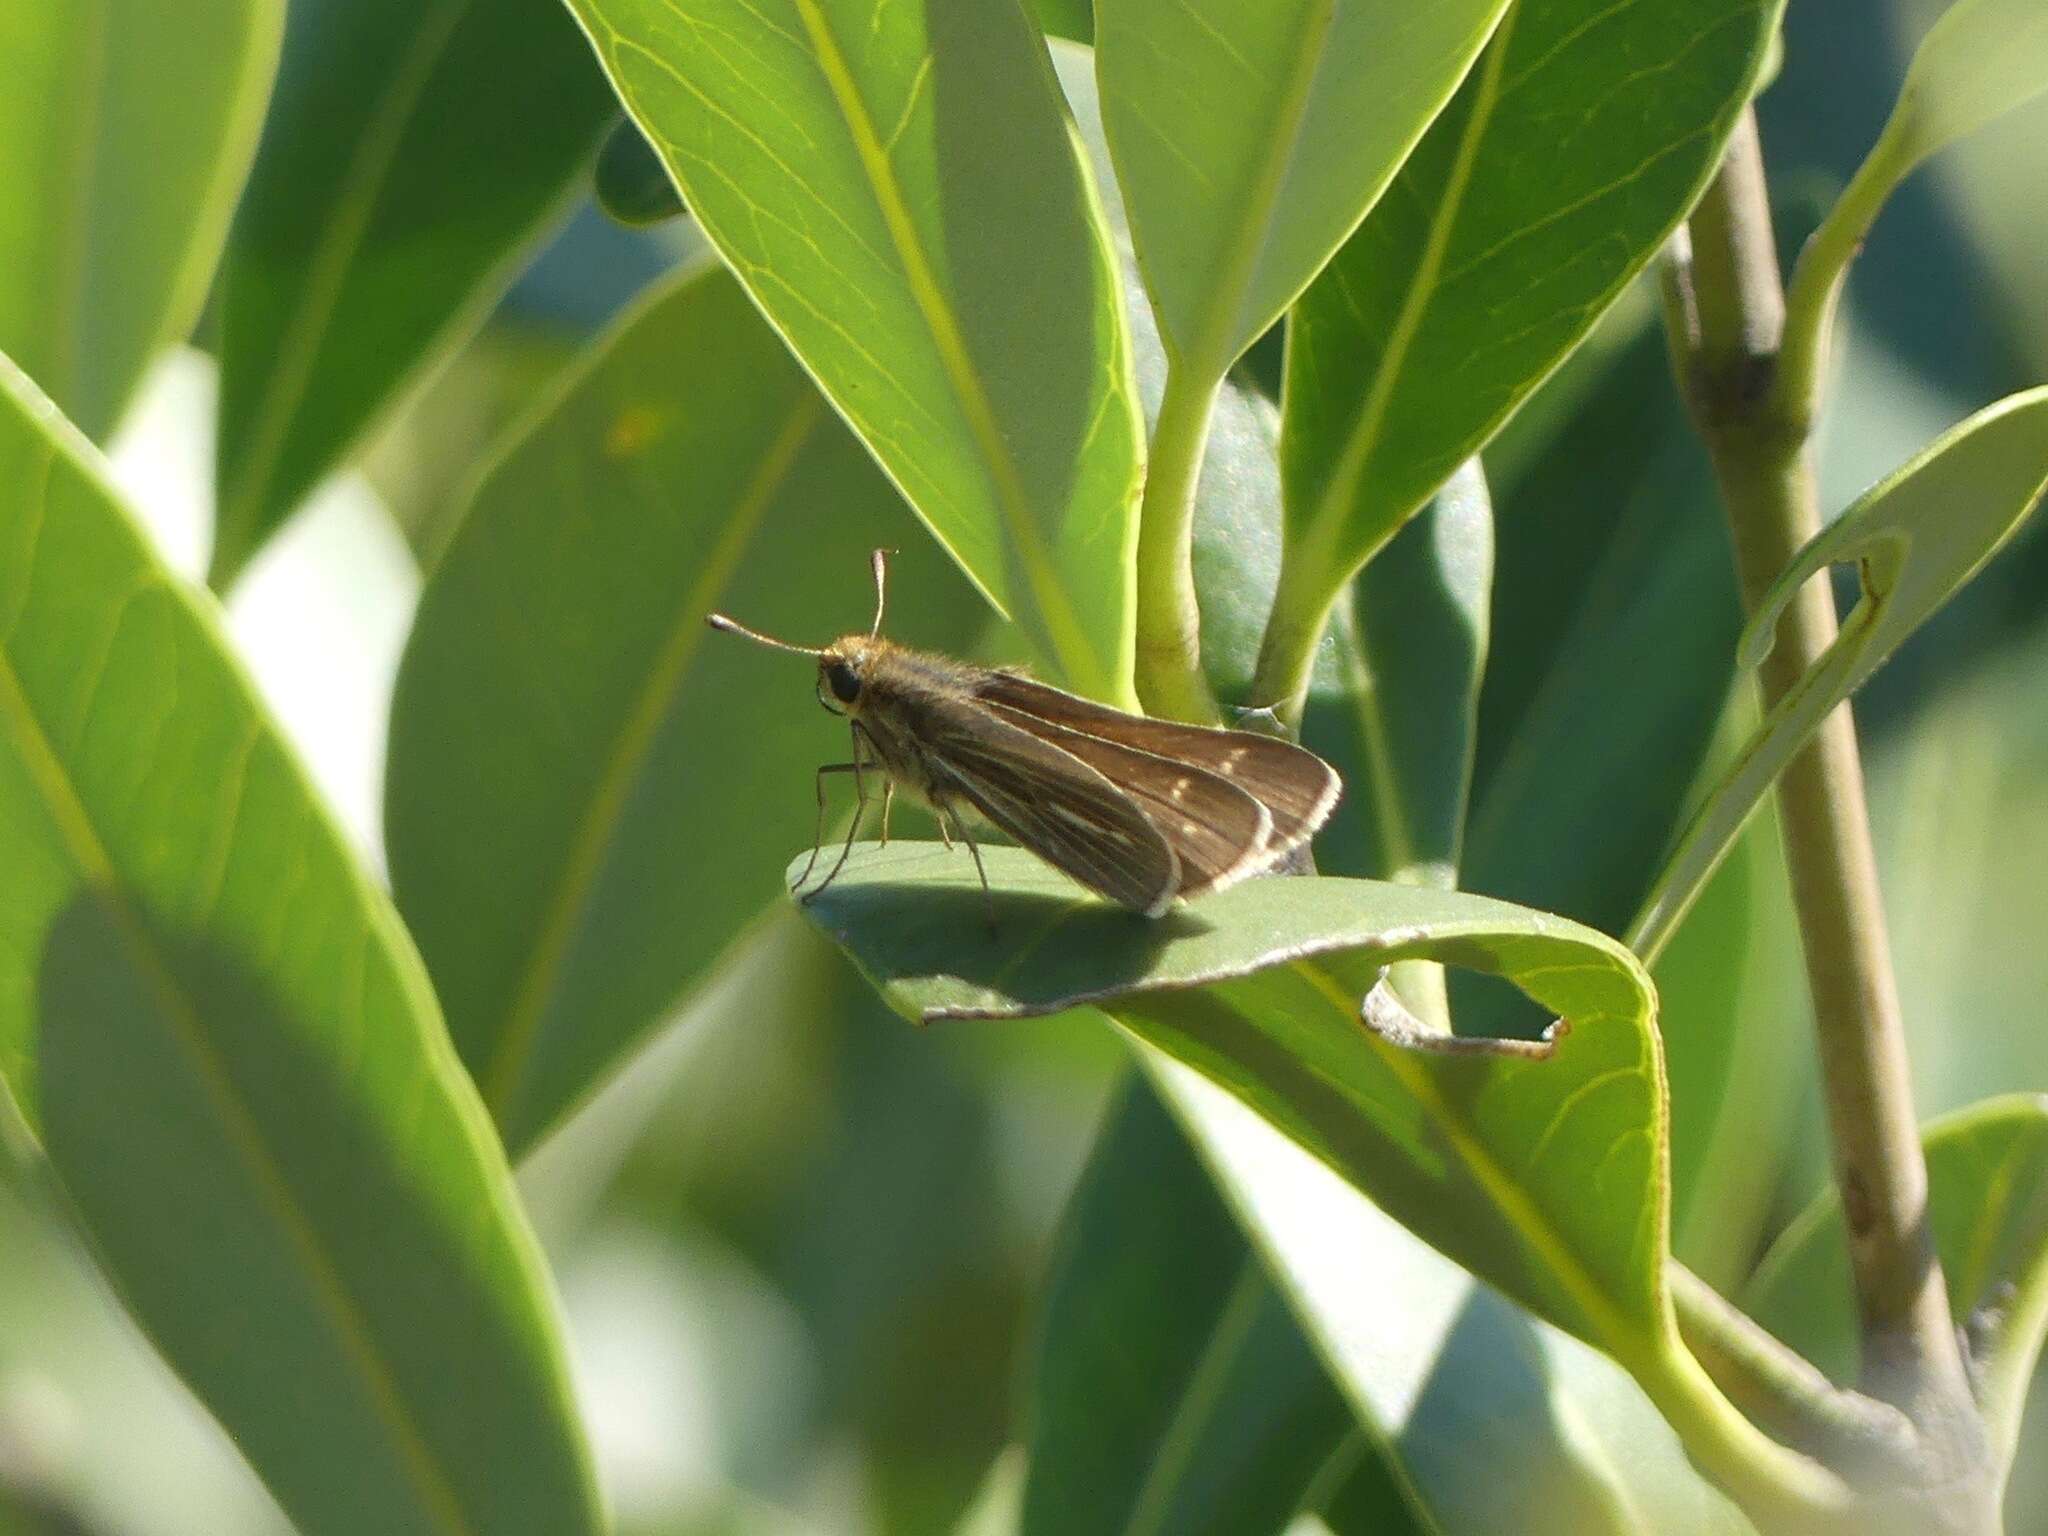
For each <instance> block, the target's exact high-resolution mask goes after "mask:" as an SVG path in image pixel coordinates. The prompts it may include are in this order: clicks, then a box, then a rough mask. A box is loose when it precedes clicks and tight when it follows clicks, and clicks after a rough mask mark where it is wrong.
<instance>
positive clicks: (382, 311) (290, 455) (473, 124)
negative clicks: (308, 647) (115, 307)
mask: <svg viewBox="0 0 2048 1536" xmlns="http://www.w3.org/2000/svg"><path fill="white" fill-rule="evenodd" d="M616 110H617V108H616V104H615V103H614V102H613V101H612V100H611V96H610V93H609V92H608V91H607V90H606V89H605V84H604V80H603V78H602V76H601V75H600V74H599V73H598V71H597V70H595V69H593V68H592V67H591V64H590V60H589V59H588V57H587V56H585V54H584V51H583V49H582V48H581V47H580V46H579V44H578V41H577V37H576V28H575V26H574V24H573V23H572V22H571V21H570V19H569V18H568V17H567V16H566V15H564V14H563V11H562V8H561V6H560V4H559V3H557V0H431V3H421V0H349V3H346V4H318V5H295V6H293V7H292V8H291V22H290V26H289V28H288V30H287V33H286V37H285V52H284V65H283V68H282V70H281V72H280V74H279V78H278V90H277V100H276V103H275V105H274V107H273V108H272V110H271V114H270V118H269V121H268V122H267V123H266V124H265V127H264V134H263V143H262V147H261V149H260V150H259V152H258V154H257V159H256V166H255V169H254V171H253V172H252V173H251V175H250V178H249V186H248V190H247V191H246V193H245V194H244V196H243V199H242V205H241V208H240V210H239V211H238V213H237V214H236V217H235V225H234V232H233V236H232V239H231V241H230V245H229V250H228V258H227V261H226V264H225V265H224V267H223V269H222V272H221V281H220V293H219V300H218V303H219V310H220V362H221V375H220V428H219V434H218V438H217V442H216V454H217V465H216V475H217V480H218V485H219V502H218V512H217V520H216V528H215V534H214V549H213V565H212V572H211V580H212V581H213V583H214V585H215V586H216V587H225V586H226V585H227V584H228V583H229V582H230V581H232V580H233V579H234V577H235V575H236V574H237V573H238V572H239V571H240V570H241V568H242V567H243V566H244V565H245V564H246V563H247V562H248V560H249V558H250V556H252V555H253V554H254V553H255V552H256V550H257V549H258V548H260V547H261V546H262V544H263V542H264V540H266V539H267V538H268V537H269V536H270V535H271V533H273V532H274V531H275V530H276V528H277V527H278V525H279V524H280V523H282V522H283V521H284V519H285V518H286V517H287V516H289V515H290V513H291V512H292V510H293V509H294V508H295V507H296V506H297V505H298V503H299V502H300V501H301V500H302V499H303V498H304V497H305V495H306V493H307V492H308V491H310V490H312V488H313V487H314V485H315V484H317V483H318V482H319V481H320V479H321V478H322V477H323V476H325V475H326V474H327V473H328V472H329V471H330V470H332V469H334V468H336V467H337V466H338V465H339V464H341V463H342V462H343V461H344V460H345V459H346V458H347V457H348V455H349V454H350V453H351V451H353V449H354V448H355V447H356V446H357V445H358V444H360V443H361V442H362V441H363V439H364V437H365V436H366V435H367V434H368V433H369V432H370V431H371V430H372V428H373V427H374V426H375V425H376V423H377V422H378V421H379V420H380V419H381V418H382V415H383V413H384V412H385V410H386V409H387V408H389V407H390V406H391V405H392V404H393V403H394V402H395V401H397V400H398V399H399V398H400V396H402V395H403V394H404V393H405V392H406V390H407V389H408V388H409V387H410V386H411V385H412V384H414V383H415V382H417V381H418V379H419V378H420V377H421V376H422V375H423V374H424V373H426V372H427V371H428V370H430V369H431V368H432V367H433V366H434V365H435V364H436V363H437V362H439V361H440V360H441V359H442V358H443V357H445V356H446V354H447V353H448V352H449V351H450V350H451V349H452V348H453V347H454V346H456V345H457V344H458V343H459V342H461V341H463V340H464V339H466V338H467V337H468V335H469V334H470V333H471V332H472V331H473V330H474V329H475V328H476V326H477V325H479V324H480V323H481V322H482V320H483V318H484V316H485V314H486V313H488V311H489V309H490V306H491V305H492V304H493V303H494V302H495V301H496V300H497V298H498V296H499V294H500V293H501V292H502V291H503V290H504V287H505V285H506V284H507V283H509V282H510V281H511V278H512V275H513V273H514V271H515V270H516V269H517V266H518V264H519V261H520V259H521V258H522V257H523V256H524V255H525V254H526V253H527V251H528V250H530V248H531V247H532V244H533V243H534V241H535V240H536V239H537V238H538V236H539V235H540V234H541V232H542V231H543V229H544V228H545V226H546V224H547V223H548V221H549V219H550V217H551V216H552V215H553V214H554V213H555V212H556V211H557V210H558V209H559V208H560V207H561V206H562V205H563V202H564V199H565V197H566V195H567V194H568V193H569V191H570V190H571V189H572V187H573V186H574V185H575V184H576V182H577V181H578V179H579V178H581V177H582V176H583V175H584V174H586V169H587V163H588V161H589V157H590V155H591V152H592V151H593V150H594V149H595V148H596V146H597V143H598V140H599V138H600V137H601V136H602V134H603V133H604V130H605V126H606V124H607V123H609V122H610V121H611V119H612V116H613V114H614V113H615V112H616Z"/></svg>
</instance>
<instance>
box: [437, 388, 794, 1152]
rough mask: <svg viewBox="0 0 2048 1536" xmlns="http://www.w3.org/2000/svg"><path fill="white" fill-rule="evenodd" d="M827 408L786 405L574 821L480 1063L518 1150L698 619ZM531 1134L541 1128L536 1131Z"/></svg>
mask: <svg viewBox="0 0 2048 1536" xmlns="http://www.w3.org/2000/svg"><path fill="white" fill-rule="evenodd" d="M824 414H825V411H824V402H823V400H822V399H821V397H820V396H819V395H818V394H817V393H816V392H815V391H813V390H811V389H809V388H808V387H803V388H801V390H800V392H799V393H797V394H796V395H795V397H794V400H793V402H792V406H791V409H790V412H789V417H788V419H787V420H786V421H785V422H784V423H783V424H782V426H781V428H780V429H779V430H778V431H777V432H776V435H775V437H774V438H773V439H772V440H771V441H770V443H769V445H768V447H767V450H766V451H765V452H764V453H763V454H762V455H761V460H760V463H759V464H758V465H757V466H756V467H755V470H754V473H753V475H752V477H751V478H750V479H749V481H748V483H747V484H746V486H745V487H744V489H743V490H742V492H741V494H740V497H739V500H738V501H737V503H736V504H735V505H734V507H733V509H732V512H731V515H730V516H728V517H727V518H726V519H725V522H724V526H723V529H722V531H721V532H720V534H719V537H718V541H717V543H716V544H715V545H714V546H713V547H712V549H711V551H710V553H709V555H708V556H707V557H706V559H705V560H704V562H703V564H702V565H701V567H700V568H699V571H698V575H697V579H696V580H695V581H694V582H692V583H691V586H690V590H689V592H688V593H687V594H686V595H685V596H684V597H683V598H682V600H681V601H680V602H678V604H677V605H676V618H675V622H674V624H673V625H672V626H671V627H670V630H669V634H668V637H667V639H666V640H665V641H664V643H663V645H662V649H661V651H660V653H659V655H658V657H657V660H656V662H655V665H654V666H653V668H652V669H651V670H650V671H649V672H648V675H647V678H646V680H645V682H644V683H643V684H642V685H641V688H640V690H639V692H638V694H637V695H636V696H635V698H634V701H633V707H632V710H631V712H630V713H629V714H628V715H627V716H626V718H625V720H624V721H623V722H622V724H621V727H620V729H619V732H618V734H617V735H616V736H615V737H614V738H613V740H612V743H611V750H610V752H609V753H607V754H606V757H605V761H604V767H603V770H602V772H601V773H600V774H599V776H598V780H597V786H596V790H595V792H594V793H593V794H592V796H591V798H590V801H589V803H588V806H587V807H586V809H585V811H584V814H583V817H582V819H581V820H580V821H579V822H578V823H577V826H576V831H575V834H574V836H573V838H572V840H571V843H570V847H569V850H568V857H567V858H566V859H565V861H564V863H563V865H562V870H563V874H562V879H561V882H560V884H558V885H557V886H556V887H555V892H554V895H553V897H552V898H551V899H550V900H549V902H548V903H547V907H546V910H545V911H544V913H543V915H542V917H541V921H540V923H539V925H538V927H537V929H536V931H535V935H534V941H533V943H532V945H531V946H530V947H529V948H528V949H527V951H526V953H527V956H528V959H527V962H526V964H525V965H524V966H523V967H522V969H521V970H520V972H519V974H518V978H517V984H516V987H515V989H514V991H513V994H512V1001H511V1002H510V1004H509V1005H508V1006H507V1008H506V1011H505V1017H504V1023H503V1026H502V1027H501V1028H500V1029H499V1030H498V1032H497V1034H496V1036H495V1039H496V1046H495V1049H493V1050H492V1051H491V1053H490V1055H489V1056H487V1057H486V1058H485V1059H484V1060H483V1061H482V1062H480V1063H479V1064H478V1069H477V1081H478V1082H479V1083H480V1084H481V1086H482V1089H483V1096H484V1102H485V1103H486V1104H487V1105H488V1106H489V1107H490V1110H491V1117H492V1118H493V1119H494V1120H495V1121H496V1122H497V1123H498V1125H499V1127H500V1130H501V1134H504V1135H506V1136H507V1138H508V1140H511V1141H512V1142H513V1143H514V1144H515V1145H517V1144H518V1143H519V1142H520V1141H521V1140H522V1139H523V1138H522V1137H517V1136H513V1135H512V1132H513V1131H514V1130H515V1129H516V1128H515V1127H514V1126H513V1125H512V1123H511V1122H510V1120H509V1115H510V1112H511V1110H512V1108H513V1106H514V1104H515V1103H516V1102H517V1099H516V1095H517V1093H518V1090H519V1089H520V1088H521V1087H522V1086H523V1084H524V1080H525V1076H526V1071H527V1068H528V1066H529V1065H530V1064H531V1062H532V1057H533V1049H534V1045H535V1042H536V1041H537V1040H538V1039H539V1035H540V1025H541V1020H542V1019H543V1017H544V1016H545V1014H546V1012H547V1005H548V1004H549V1002H550V1001H552V999H553V997H554V995H555V991H556V987H557V986H558V984H559V982H560V979H561V972H562V969H563V966H564V964H565V963H566V961H567V959H568V954H569V948H570V942H571V940H572V939H573V938H574V937H575V933H576V924H577V920H578V919H579V917H580V916H581V915H582V913H583V911H584V909H585V906H586V904H587V902H588V899H589V896H590V892H591V889H592V888H593V887H594V886H595V884H596V882H597V878H598V875H599V874H600V873H601V872H602V870H603V868H604V862H605V856H606V855H607V854H608V853H609V852H610V850H611V848H612V846H613V843H614V839H615V837H616V834H617V832H618V826H619V821H620V818H621V817H622V816H623V815H624V814H625V809H626V804H627V801H628V799H629V798H630V791H631V789H632V787H633V785H634V782H635V780H636V776H637V775H638V772H639V770H640V768H641V766H642V765H643V764H644V763H645V761H646V759H647V754H648V753H649V752H650V751H651V750H652V749H653V746H654V740H655V737H656V735H657V734H658V732H659V730H660V727H661V724H662V721H663V719H664V717H665V715H666V713H667V710H668V706H669V704H670V702H671V701H672V699H673V697H674V695H675V691H676V688H677V687H678V685H679V684H680V682H681V679H682V678H683V676H684V674H685V673H686V672H687V671H688V669H689V665H690V662H691V661H692V659H694V657H695V656H696V654H697V650H698V647H699V646H701V645H702V644H703V637H704V636H705V635H706V634H707V633H708V631H707V630H706V629H705V627H704V614H705V613H707V612H708V611H709V610H710V608H711V603H712V598H713V596H714V595H715V594H717V593H718V592H720V591H722V590H724V588H725V586H726V584H727V583H728V582H729V581H730V580H731V579H732V575H733V572H734V570H735V569H736V568H737V567H738V565H739V562H740V559H741V558H742V557H743V556H744V555H745V553H746V550H747V547H748V545H749V544H750V543H752V541H753V538H754V535H755V534H756V533H757V532H758V531H759V528H760V524H761V520H762V518H763V517H765V516H766V514H767V511H768V508H769V506H770V505H771V504H772V503H773V502H774V500H775V497H776V495H777V494H778V493H779V492H780V490H781V489H782V487H783V485H784V484H785V483H786V482H787V481H788V478H789V475H790V472H791V471H792V470H793V468H794V467H795V465H796V461H797V459H798V457H799V456H800V455H801V453H802V452H803V449H804V446H805V444H806V443H808V442H809V441H810V438H811V435H812V433H813V432H815V431H816V430H817V428H818V426H819V425H820V424H821V422H822V421H823V419H824ZM528 1129H538V1128H537V1127H534V1128H528Z"/></svg>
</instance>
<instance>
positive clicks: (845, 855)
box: [802, 723, 879, 902]
mask: <svg viewBox="0 0 2048 1536" xmlns="http://www.w3.org/2000/svg"><path fill="white" fill-rule="evenodd" d="M862 744H863V738H862V735H861V728H860V726H859V724H858V723H855V725H854V727H853V756H854V761H853V764H852V767H853V793H854V805H853V820H852V821H850V822H848V823H847V827H846V842H845V843H844V844H843V845H842V846H841V847H840V849H839V858H838V860H837V861H836V862H835V863H834V864H833V866H832V867H831V868H830V869H829V870H827V871H826V872H825V878H824V879H822V880H820V881H819V882H818V883H817V884H816V885H814V886H812V887H811V888H810V889H809V890H808V891H805V892H804V894H803V897H802V899H803V900H804V901H806V902H809V901H813V900H815V899H816V898H817V896H818V893H819V892H821V891H823V890H824V889H825V887H826V886H828V885H830V884H831V883H832V882H833V881H834V880H837V879H838V878H839V871H841V870H842V869H844V868H846V861H847V860H848V859H849V858H851V857H852V856H853V843H854V839H855V838H857V837H859V836H860V822H861V818H862V817H863V816H865V815H866V814H867V809H868V780H867V775H866V774H865V773H863V772H862V771H861V770H862V769H864V768H868V767H877V766H879V763H876V762H863V761H861V748H862ZM869 756H870V758H872V757H873V750H872V749H870V750H869Z"/></svg>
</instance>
